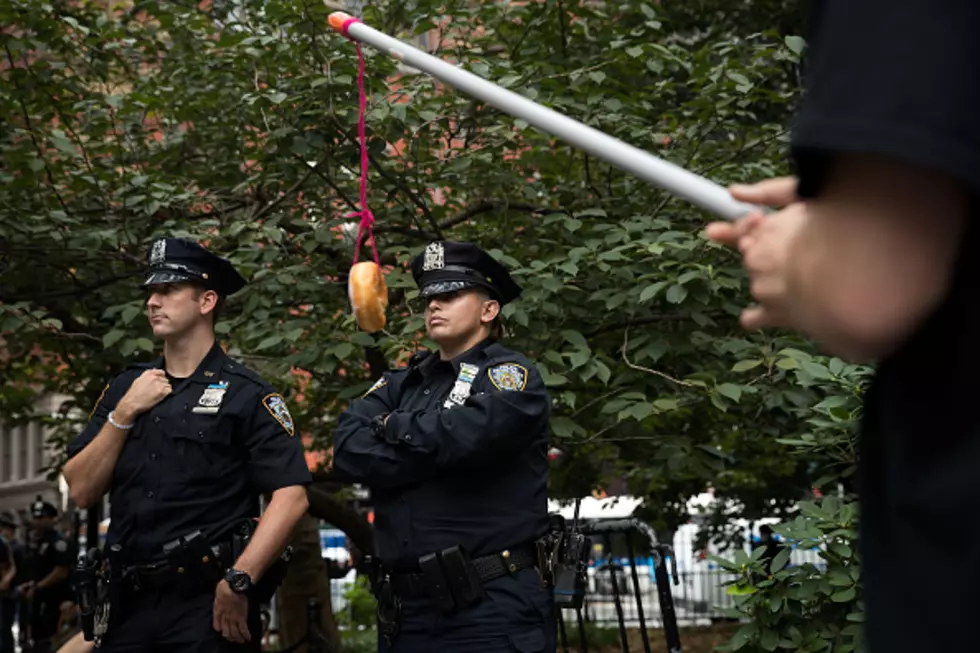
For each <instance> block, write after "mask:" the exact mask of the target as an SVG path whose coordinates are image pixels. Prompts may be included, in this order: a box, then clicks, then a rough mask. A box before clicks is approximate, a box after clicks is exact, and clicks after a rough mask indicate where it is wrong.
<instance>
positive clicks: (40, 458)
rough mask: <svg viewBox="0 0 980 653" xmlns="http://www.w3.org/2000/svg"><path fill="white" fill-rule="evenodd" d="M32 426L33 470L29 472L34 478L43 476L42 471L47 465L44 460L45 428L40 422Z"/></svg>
mask: <svg viewBox="0 0 980 653" xmlns="http://www.w3.org/2000/svg"><path fill="white" fill-rule="evenodd" d="M32 426H33V427H34V469H33V470H31V471H32V472H33V475H34V476H43V475H44V471H43V470H44V467H45V465H46V464H47V461H46V460H45V458H44V445H45V442H44V435H45V428H44V424H42V423H41V422H36V423H34V424H33V425H32Z"/></svg>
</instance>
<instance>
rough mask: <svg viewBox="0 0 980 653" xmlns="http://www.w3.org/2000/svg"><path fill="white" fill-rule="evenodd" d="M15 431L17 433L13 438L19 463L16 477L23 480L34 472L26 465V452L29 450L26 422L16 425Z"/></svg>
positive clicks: (29, 443)
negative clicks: (15, 441) (15, 442)
mask: <svg viewBox="0 0 980 653" xmlns="http://www.w3.org/2000/svg"><path fill="white" fill-rule="evenodd" d="M15 433H16V434H17V437H16V438H15V439H16V440H17V445H16V448H17V463H18V465H19V467H18V468H17V471H18V475H17V478H19V479H21V480H24V479H28V478H31V477H32V476H34V472H32V471H31V470H30V469H28V467H27V452H28V451H30V450H31V441H30V431H29V430H28V428H27V425H26V424H22V425H21V426H18V427H17V430H16V431H15Z"/></svg>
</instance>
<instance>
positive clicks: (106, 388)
mask: <svg viewBox="0 0 980 653" xmlns="http://www.w3.org/2000/svg"><path fill="white" fill-rule="evenodd" d="M110 385H112V384H110V383H106V384H105V387H104V388H102V394H100V395H99V398H98V399H96V400H95V403H94V404H93V405H92V410H91V411H90V412H89V414H88V418H89V420H91V419H92V415H95V409H96V408H98V407H99V404H101V403H102V400H103V399H104V398H105V393H106V391H108V390H109V386H110Z"/></svg>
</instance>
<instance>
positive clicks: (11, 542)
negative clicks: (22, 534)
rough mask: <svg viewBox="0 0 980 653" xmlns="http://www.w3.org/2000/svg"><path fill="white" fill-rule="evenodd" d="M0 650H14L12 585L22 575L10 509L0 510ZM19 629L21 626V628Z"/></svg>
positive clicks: (21, 554) (20, 549)
mask: <svg viewBox="0 0 980 653" xmlns="http://www.w3.org/2000/svg"><path fill="white" fill-rule="evenodd" d="M0 541H2V542H3V546H2V547H0V548H3V549H5V551H4V552H3V553H0V569H2V570H3V575H2V577H0V653H14V650H15V649H14V635H13V625H14V622H15V621H17V607H18V603H19V597H18V595H17V592H16V588H17V587H18V586H19V585H20V584H21V583H22V582H23V581H24V579H25V578H26V576H25V571H26V568H25V566H24V546H23V544H21V542H20V540H19V539H18V538H17V519H16V517H14V515H13V514H12V513H10V512H0ZM21 630H23V628H22V629H21Z"/></svg>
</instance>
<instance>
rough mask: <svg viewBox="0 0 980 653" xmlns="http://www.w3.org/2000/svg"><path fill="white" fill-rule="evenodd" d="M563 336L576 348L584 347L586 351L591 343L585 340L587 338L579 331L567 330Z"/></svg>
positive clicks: (563, 332)
mask: <svg viewBox="0 0 980 653" xmlns="http://www.w3.org/2000/svg"><path fill="white" fill-rule="evenodd" d="M561 335H562V336H563V337H564V338H565V340H566V341H567V342H569V343H571V344H573V345H575V346H576V347H582V348H584V349H587V348H588V347H589V343H588V341H587V340H586V339H585V336H583V335H582V334H581V333H579V332H578V331H571V330H565V331H562V332H561Z"/></svg>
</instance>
